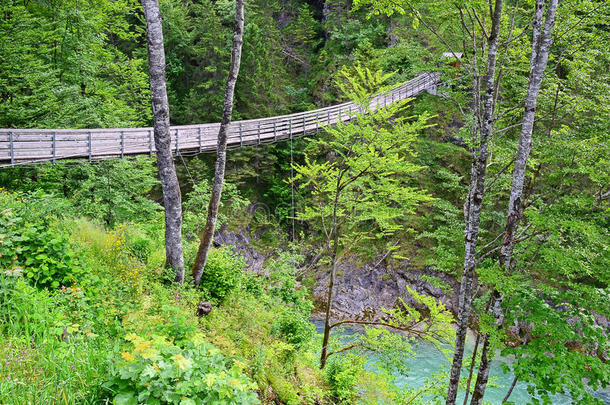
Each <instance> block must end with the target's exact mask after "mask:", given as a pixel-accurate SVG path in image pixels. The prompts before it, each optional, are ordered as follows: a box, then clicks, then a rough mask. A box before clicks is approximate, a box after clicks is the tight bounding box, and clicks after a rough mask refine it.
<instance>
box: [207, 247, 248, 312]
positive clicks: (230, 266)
mask: <svg viewBox="0 0 610 405" xmlns="http://www.w3.org/2000/svg"><path fill="white" fill-rule="evenodd" d="M245 271H246V270H245V262H244V261H243V259H242V258H241V256H238V255H237V254H235V253H233V251H232V250H231V248H230V247H225V248H221V249H214V250H212V251H211V252H210V256H209V257H208V261H207V263H206V266H205V269H204V271H203V276H202V278H201V284H200V286H201V287H202V288H203V289H204V290H205V291H206V293H208V294H209V295H210V296H211V298H213V299H214V300H216V301H218V302H222V301H224V300H225V298H227V297H228V296H229V295H230V294H231V293H232V292H234V291H236V290H239V289H240V288H241V287H242V286H243V285H244V283H243V282H244V280H245V278H246V276H245V273H244V272H245Z"/></svg>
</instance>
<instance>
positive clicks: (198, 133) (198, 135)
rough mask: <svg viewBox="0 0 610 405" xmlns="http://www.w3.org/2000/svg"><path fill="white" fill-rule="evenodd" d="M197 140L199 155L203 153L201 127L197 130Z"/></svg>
mask: <svg viewBox="0 0 610 405" xmlns="http://www.w3.org/2000/svg"><path fill="white" fill-rule="evenodd" d="M197 139H199V153H201V152H203V145H202V144H201V127H199V128H197Z"/></svg>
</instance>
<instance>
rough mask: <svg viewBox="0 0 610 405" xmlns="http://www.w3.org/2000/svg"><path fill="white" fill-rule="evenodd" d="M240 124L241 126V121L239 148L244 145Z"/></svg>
mask: <svg viewBox="0 0 610 405" xmlns="http://www.w3.org/2000/svg"><path fill="white" fill-rule="evenodd" d="M242 131H243V130H242V126H241V122H240V123H239V147H240V148H241V147H242V146H244V138H243V132H242Z"/></svg>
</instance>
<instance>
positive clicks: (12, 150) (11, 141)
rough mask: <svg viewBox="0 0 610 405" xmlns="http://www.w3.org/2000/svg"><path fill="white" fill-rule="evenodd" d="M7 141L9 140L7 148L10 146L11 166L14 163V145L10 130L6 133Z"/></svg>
mask: <svg viewBox="0 0 610 405" xmlns="http://www.w3.org/2000/svg"><path fill="white" fill-rule="evenodd" d="M8 142H9V148H10V153H11V166H13V165H14V164H15V147H14V145H13V133H12V132H9V133H8Z"/></svg>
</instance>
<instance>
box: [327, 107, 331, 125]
mask: <svg viewBox="0 0 610 405" xmlns="http://www.w3.org/2000/svg"><path fill="white" fill-rule="evenodd" d="M326 122H327V123H328V125H330V110H328V111H326Z"/></svg>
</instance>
